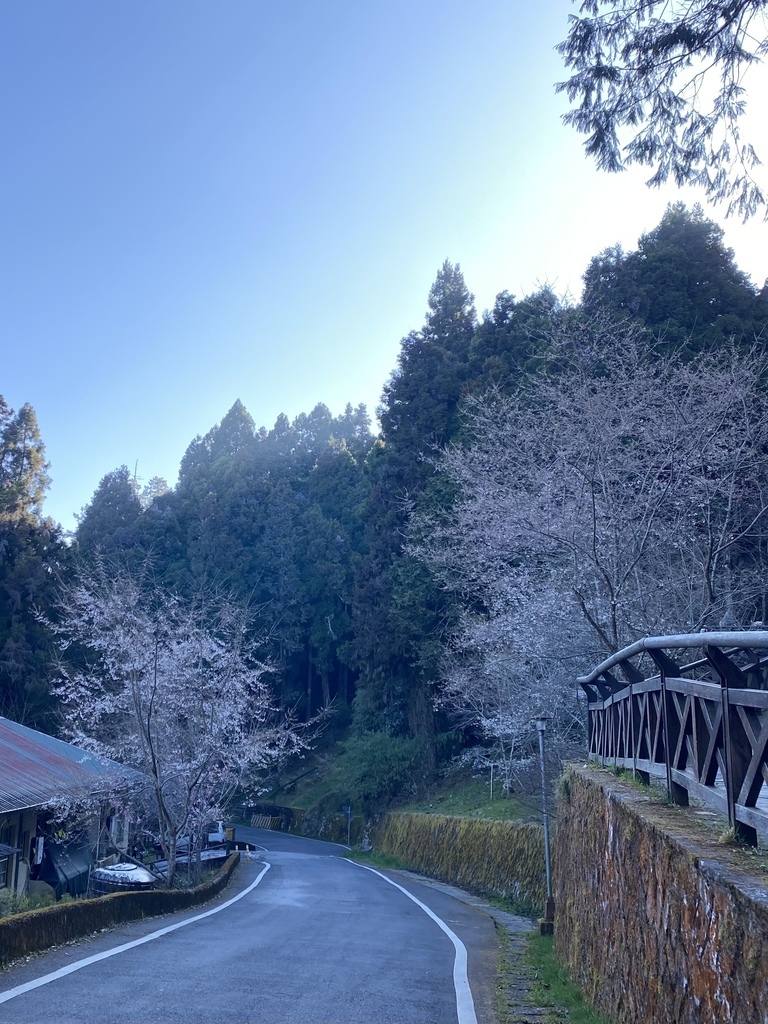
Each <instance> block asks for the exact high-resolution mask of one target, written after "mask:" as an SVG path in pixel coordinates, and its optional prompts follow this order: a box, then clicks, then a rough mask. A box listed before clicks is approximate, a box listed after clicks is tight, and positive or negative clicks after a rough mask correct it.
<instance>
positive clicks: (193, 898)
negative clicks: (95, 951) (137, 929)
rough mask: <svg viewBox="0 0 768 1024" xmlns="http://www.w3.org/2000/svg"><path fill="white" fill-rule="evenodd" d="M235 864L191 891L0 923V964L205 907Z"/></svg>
mask: <svg viewBox="0 0 768 1024" xmlns="http://www.w3.org/2000/svg"><path fill="white" fill-rule="evenodd" d="M239 861H240V854H239V853H233V854H232V855H231V856H230V857H229V858H228V859H227V860H226V862H225V863H224V865H223V867H222V868H221V869H220V870H219V871H218V872H217V873H216V874H215V875H214V877H213V878H211V879H210V880H209V881H207V882H203V883H202V885H198V886H195V888H194V889H150V890H145V891H143V892H117V893H112V894H110V895H109V896H99V897H97V898H95V899H86V900H74V901H73V902H72V903H57V904H54V906H52V907H43V908H42V909H41V910H29V911H27V912H26V913H24V914H16V915H14V916H13V917H5V918H2V919H0V960H1V961H2V962H3V963H7V962H8V961H9V960H17V959H18V958H19V957H23V956H27V954H29V953H38V952H40V951H41V950H43V949H48V948H49V947H50V946H58V945H60V944H61V943H64V942H71V941H72V939H79V938H82V937H83V936H84V935H90V934H91V932H97V931H101V930H102V929H104V928H110V927H112V925H116V924H124V923H125V922H127V921H136V920H139V919H141V918H144V917H156V916H158V915H160V914H173V913H176V912H177V911H179V910H186V909H187V908H188V907H194V906H197V905H198V904H200V903H205V902H206V901H207V900H210V899H212V898H213V897H214V896H217V895H218V894H219V893H220V892H221V890H222V889H223V888H224V886H225V885H226V884H227V882H228V881H229V879H230V877H231V875H232V872H233V871H234V870H235V868H236V867H237V865H238V863H239Z"/></svg>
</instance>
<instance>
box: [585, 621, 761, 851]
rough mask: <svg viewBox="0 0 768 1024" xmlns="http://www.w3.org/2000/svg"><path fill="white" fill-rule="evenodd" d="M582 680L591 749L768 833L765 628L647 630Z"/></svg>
mask: <svg viewBox="0 0 768 1024" xmlns="http://www.w3.org/2000/svg"><path fill="white" fill-rule="evenodd" d="M691 657H692V660H687V659H689V658H691ZM578 681H579V683H580V685H581V687H582V688H583V689H584V691H585V693H586V694H587V700H588V743H589V756H590V758H591V759H593V760H595V761H598V762H599V763H600V764H603V765H609V766H612V767H621V768H626V769H630V770H632V771H633V772H634V773H636V774H638V775H639V776H640V777H641V778H642V779H643V780H644V781H645V782H650V780H651V777H652V776H655V777H657V778H662V779H664V781H665V783H666V786H667V791H668V793H669V796H670V798H671V799H672V800H673V801H675V802H676V803H680V804H688V802H689V799H690V798H691V797H694V798H696V799H697V800H698V801H701V802H702V803H704V804H706V805H708V806H709V807H711V808H712V809H714V810H716V811H719V812H721V813H722V814H723V815H724V816H725V815H727V818H728V822H729V824H730V825H731V826H732V827H733V828H734V830H735V831H736V832H737V833H738V834H739V835H741V836H742V837H743V838H744V839H746V840H748V841H750V842H752V843H756V842H757V840H758V837H760V838H761V840H762V841H764V842H768V631H745V632H711V633H692V634H680V635H676V636H663V637H646V638H645V639H643V640H638V641H637V642H636V643H634V644H632V645H631V646H630V647H626V648H624V650H622V651H619V652H618V653H617V654H615V655H612V656H611V657H610V658H608V659H606V661H604V662H602V663H601V664H600V665H598V666H597V667H596V668H595V669H593V670H592V672H590V673H589V675H586V676H581V677H580V678H579V680H578Z"/></svg>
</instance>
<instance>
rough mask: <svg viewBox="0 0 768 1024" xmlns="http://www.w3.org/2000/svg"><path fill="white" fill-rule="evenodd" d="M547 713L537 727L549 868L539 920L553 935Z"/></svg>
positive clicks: (539, 719) (545, 861)
mask: <svg viewBox="0 0 768 1024" xmlns="http://www.w3.org/2000/svg"><path fill="white" fill-rule="evenodd" d="M549 721H550V719H549V717H548V716H547V715H539V716H538V718H537V719H536V729H537V731H538V734H539V763H540V765H541V809H542V812H543V816H544V863H545V865H546V869H547V900H546V903H545V904H544V917H543V918H542V919H541V921H540V922H539V927H540V930H541V934H542V935H551V933H552V930H553V925H554V920H555V901H554V899H553V898H552V861H551V858H550V854H549V812H548V808H547V773H546V768H545V764H544V733H545V732H546V731H547V722H549Z"/></svg>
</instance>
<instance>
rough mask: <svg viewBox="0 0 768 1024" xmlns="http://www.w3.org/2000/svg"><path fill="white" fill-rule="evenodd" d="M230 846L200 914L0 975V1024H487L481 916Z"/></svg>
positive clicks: (296, 849)
mask: <svg viewBox="0 0 768 1024" xmlns="http://www.w3.org/2000/svg"><path fill="white" fill-rule="evenodd" d="M237 835H238V838H239V839H241V840H248V841H250V842H254V843H257V844H259V846H260V847H261V849H260V850H259V851H257V852H256V853H254V854H253V859H251V860H246V861H244V862H243V863H242V864H241V866H240V868H239V869H238V871H237V873H236V875H235V877H234V880H233V883H231V884H230V886H229V887H228V888H227V889H226V890H225V892H224V893H223V894H222V896H220V897H219V898H218V899H217V900H216V901H214V902H213V903H211V904H209V905H207V906H205V907H201V908H200V909H199V910H198V911H196V912H186V913H184V914H181V915H173V916H170V917H164V918H154V919H152V920H149V921H143V922H135V923H133V924H130V925H125V926H120V927H118V928H115V929H112V930H110V931H109V932H108V933H105V934H102V935H99V936H96V937H92V938H89V939H87V940H82V941H80V942H78V943H75V944H72V945H69V946H65V947H61V948H60V949H57V950H52V951H50V952H48V953H45V954H42V955H41V956H39V957H35V958H34V959H32V960H30V961H29V962H26V963H23V964H17V965H15V966H13V967H11V968H9V969H8V970H6V971H3V972H2V973H0V1022H4V1021H14V1022H20V1021H23V1022H24V1024H37V1022H41V1024H42V1022H46V1024H49V1022H56V1024H75V1022H78V1024H80V1022H82V1024H148V1022H150V1021H151V1022H153V1024H175V1022H184V1024H198V1022H199V1024H207V1022H211V1024H213V1022H215V1024H225V1022H233V1024H239V1022H242V1024H257V1022H258V1024H261V1022H264V1024H475V1021H478V1022H480V1024H486V1022H488V1024H491V1022H492V1021H493V1019H494V1013H493V1001H494V1000H493V989H494V982H495V970H496V950H497V942H496V936H495V930H494V926H493V922H492V921H491V919H490V918H489V917H488V916H487V915H486V914H484V913H483V912H482V911H480V910H478V909H475V908H474V907H471V906H468V905H466V904H464V903H463V902H459V901H458V900H456V899H453V898H452V897H451V896H450V895H447V894H446V893H444V892H442V891H439V890H437V889H433V888H432V887H431V886H427V885H422V884H420V883H418V882H414V881H413V880H412V879H411V878H410V877H407V876H403V875H400V874H399V873H397V872H378V871H373V870H370V869H368V868H364V867H361V866H359V865H357V864H354V863H352V862H351V861H348V860H346V859H344V858H343V857H341V856H340V854H341V853H343V852H344V851H343V848H342V847H339V846H334V845H333V844H329V843H319V842H316V841H313V840H311V839H301V838H298V837H295V836H287V835H282V834H280V833H276V832H267V831H264V830H261V829H245V828H242V827H238V830H237ZM257 858H258V859H257Z"/></svg>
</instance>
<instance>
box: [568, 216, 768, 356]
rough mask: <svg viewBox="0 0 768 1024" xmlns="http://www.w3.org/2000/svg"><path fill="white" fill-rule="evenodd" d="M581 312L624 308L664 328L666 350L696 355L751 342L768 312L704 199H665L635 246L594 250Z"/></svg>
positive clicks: (659, 331) (654, 326) (654, 329)
mask: <svg viewBox="0 0 768 1024" xmlns="http://www.w3.org/2000/svg"><path fill="white" fill-rule="evenodd" d="M582 306H583V309H584V312H585V313H587V314H588V315H591V314H593V313H596V312H598V311H603V312H610V313H613V314H616V315H618V316H619V317H621V316H627V317H630V318H632V319H634V320H637V321H639V322H641V323H642V324H644V325H645V326H646V327H648V328H649V329H650V330H651V331H652V332H653V333H654V334H657V335H659V336H661V337H662V338H663V340H664V342H665V346H666V348H667V350H668V351H672V350H674V349H677V348H683V349H684V350H686V351H687V352H688V353H689V354H691V355H694V354H696V353H697V352H700V351H703V350H714V349H718V348H720V347H721V346H722V345H723V344H724V343H725V342H726V341H728V340H729V339H730V338H734V339H735V340H736V341H737V342H739V343H740V344H742V345H743V346H744V347H745V348H749V347H750V346H751V345H752V344H754V342H755V340H756V339H757V338H758V337H759V336H760V334H761V332H762V331H763V330H764V328H765V321H766V317H768V302H766V296H765V295H762V296H760V295H759V294H758V293H757V291H756V289H755V288H754V287H753V285H752V284H751V283H750V281H749V278H748V277H747V275H746V274H744V273H743V272H742V271H741V270H739V268H738V267H737V266H736V263H735V260H734V255H733V250H732V249H728V248H726V246H725V245H724V244H723V231H722V228H720V227H718V225H717V224H714V223H713V222H712V221H711V220H707V219H706V217H704V215H703V213H702V210H701V207H699V206H696V207H694V209H693V210H692V211H689V210H687V209H686V207H685V206H684V204H682V203H675V204H674V205H670V206H668V207H667V211H666V213H665V214H664V216H663V217H662V220H661V223H660V224H659V225H658V227H656V228H654V230H653V231H650V232H648V234H646V235H642V236H641V238H640V241H639V243H638V247H637V250H636V251H635V252H630V253H624V252H622V250H621V248H620V247H619V246H614V247H613V248H611V249H606V250H605V251H604V252H602V253H600V255H599V256H595V257H594V259H593V260H592V261H591V263H590V264H589V267H588V268H587V271H586V273H585V275H584V295H583V298H582Z"/></svg>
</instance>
